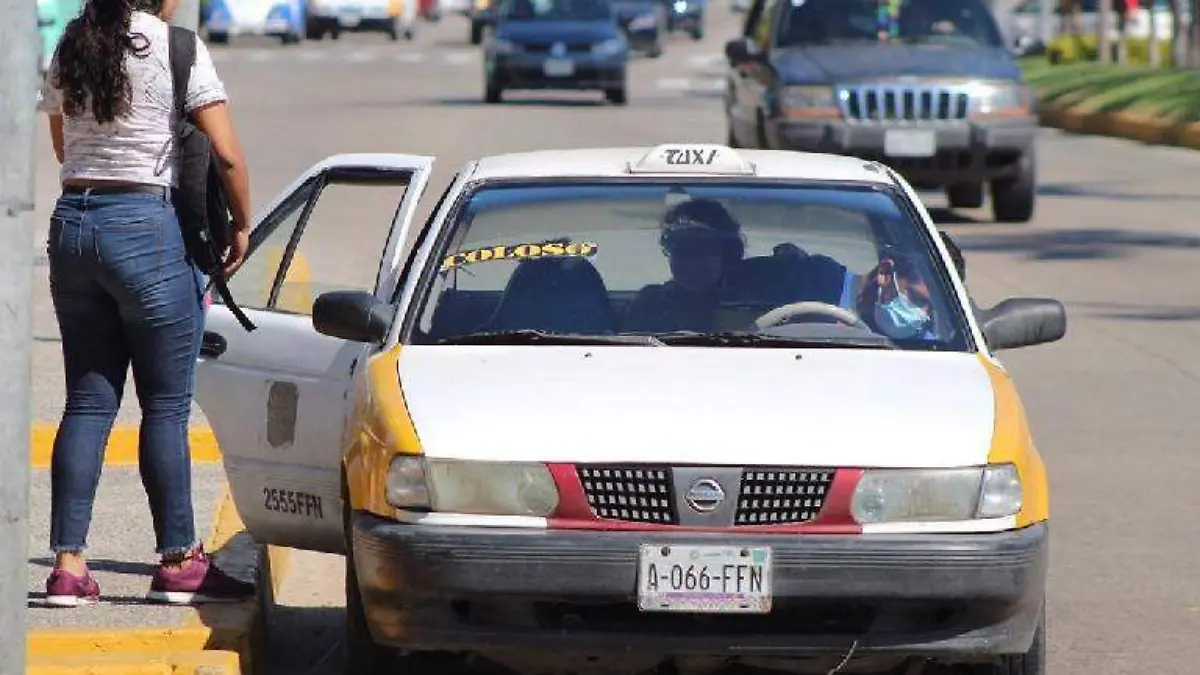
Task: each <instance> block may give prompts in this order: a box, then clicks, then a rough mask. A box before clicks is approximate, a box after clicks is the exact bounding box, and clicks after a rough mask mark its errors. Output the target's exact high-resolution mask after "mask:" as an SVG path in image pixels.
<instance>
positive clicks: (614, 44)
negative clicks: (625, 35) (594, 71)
mask: <svg viewBox="0 0 1200 675" xmlns="http://www.w3.org/2000/svg"><path fill="white" fill-rule="evenodd" d="M622 46H624V45H622V43H621V39H620V38H609V39H607V40H604V41H603V42H597V43H596V44H594V45H592V53H593V54H597V55H601V56H605V55H609V54H619V53H620V52H621V47H622Z"/></svg>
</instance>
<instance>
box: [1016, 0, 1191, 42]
mask: <svg viewBox="0 0 1200 675" xmlns="http://www.w3.org/2000/svg"><path fill="white" fill-rule="evenodd" d="M1041 2H1042V0H1021V1H1020V2H1018V3H1017V4H1016V6H1014V7H1013V9H1012V10H1011V11H1010V13H1009V18H1008V20H1007V21H1006V22H1005V23H1006V24H1007V31H1006V32H1007V34H1008V36H1009V38H1010V39H1009V43H1010V44H1011V45H1012V46H1013V47H1014V48H1016V49H1017V50H1019V53H1020V54H1038V53H1042V52H1043V51H1044V50H1045V49H1046V48H1047V47H1048V45H1043V44H1041V42H1042V40H1041V34H1040V31H1039V30H1038V20H1039V15H1040V13H1041ZM1045 2H1049V3H1050V6H1051V11H1050V34H1051V35H1058V34H1066V33H1069V30H1068V28H1069V26H1068V20H1069V17H1067V16H1064V15H1063V14H1062V2H1061V0H1045ZM1182 4H1183V5H1184V6H1183V7H1181V9H1182V10H1183V11H1182V12H1181V16H1180V20H1181V23H1182V25H1185V26H1186V25H1187V22H1188V21H1189V20H1190V18H1191V13H1190V12H1188V11H1187V6H1186V5H1187V3H1182ZM1152 6H1153V10H1152V9H1151V7H1152ZM1151 11H1153V15H1151ZM1077 12H1078V13H1077V14H1076V18H1075V21H1076V25H1075V28H1076V30H1078V31H1079V34H1080V35H1087V36H1094V35H1096V32H1097V28H1098V27H1099V25H1100V2H1099V0H1080V3H1079V9H1078V10H1077ZM1117 19H1118V17H1117V12H1116V10H1114V11H1113V13H1112V18H1111V20H1110V21H1109V25H1108V36H1109V39H1111V40H1112V41H1113V48H1114V49H1115V48H1116V40H1117V38H1118V37H1119V35H1120V30H1119V24H1118V22H1117ZM1152 20H1153V23H1154V29H1155V30H1154V32H1155V34H1156V35H1157V36H1158V39H1159V41H1160V42H1162V43H1163V44H1166V43H1167V42H1169V41H1170V40H1171V39H1172V37H1173V36H1174V30H1173V28H1172V25H1171V2H1170V0H1139V2H1138V7H1137V8H1135V9H1133V10H1132V11H1130V12H1129V13H1128V14H1127V15H1126V24H1125V34H1126V35H1127V36H1128V37H1130V38H1132V39H1134V40H1145V39H1147V38H1149V37H1150V25H1151V21H1152Z"/></svg>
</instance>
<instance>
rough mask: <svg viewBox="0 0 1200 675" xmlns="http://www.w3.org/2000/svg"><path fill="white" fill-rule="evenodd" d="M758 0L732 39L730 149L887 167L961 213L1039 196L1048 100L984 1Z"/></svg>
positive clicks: (1013, 206) (1022, 206) (1020, 212)
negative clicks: (887, 9)
mask: <svg viewBox="0 0 1200 675" xmlns="http://www.w3.org/2000/svg"><path fill="white" fill-rule="evenodd" d="M897 7H898V12H897V13H896V14H893V15H888V14H884V15H882V16H881V15H880V12H879V3H878V1H877V0H805V1H803V2H800V1H793V0H755V1H754V4H753V6H752V7H751V8H750V11H749V13H747V15H746V20H745V25H744V28H743V31H742V36H741V37H739V38H737V39H735V40H732V41H730V42H728V43H727V44H726V46H725V55H726V57H727V58H728V60H729V69H728V71H727V72H728V75H727V78H728V85H729V86H728V88H727V91H726V93H725V101H724V107H725V117H726V123H727V135H728V143H729V144H730V145H734V146H740V147H758V148H771V149H786V150H801V151H816V152H829V153H839V154H846V155H853V156H857V157H860V158H863V159H869V160H877V161H880V162H883V163H885V164H888V165H890V166H892V167H893V168H895V169H896V170H897V171H899V172H900V173H901V174H902V175H904V176H905V178H907V179H908V180H909V181H910V182H912V183H913V184H915V185H917V186H918V187H919V188H925V189H932V188H938V189H943V190H944V191H945V192H946V195H947V197H948V198H949V202H950V206H951V208H978V207H980V206H982V205H983V202H984V188H985V185H986V186H988V187H990V192H991V207H992V214H993V216H994V218H995V220H997V221H1000V222H1027V221H1028V220H1030V219H1031V218H1032V217H1033V212H1034V205H1035V201H1036V199H1037V180H1036V179H1037V158H1036V154H1035V145H1034V138H1035V136H1036V134H1037V130H1038V121H1037V116H1036V114H1035V101H1034V98H1033V93H1032V90H1031V88H1030V87H1028V86H1027V85H1026V84H1025V83H1024V81H1023V77H1022V74H1021V69H1020V67H1019V66H1018V65H1017V63H1016V61H1015V59H1014V58H1013V56H1012V54H1011V53H1010V51H1009V49H1008V48H1007V46H1006V45H1005V41H1004V38H1003V37H1002V36H1001V33H1000V30H999V28H998V26H997V25H996V20H995V17H994V16H993V14H992V12H991V11H990V10H989V9H988V7H987V6H986V5H985V4H984V3H983V2H982V1H981V0H900V2H898V3H897Z"/></svg>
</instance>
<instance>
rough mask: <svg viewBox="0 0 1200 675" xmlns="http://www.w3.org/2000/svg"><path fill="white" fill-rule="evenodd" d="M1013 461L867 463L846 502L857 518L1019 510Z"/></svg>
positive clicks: (935, 518)
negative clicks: (909, 465) (949, 465)
mask: <svg viewBox="0 0 1200 675" xmlns="http://www.w3.org/2000/svg"><path fill="white" fill-rule="evenodd" d="M1021 494H1022V490H1021V479H1020V476H1019V475H1018V474H1017V468H1016V467H1015V466H1013V465H1012V464H999V465H995V466H987V467H968V468H961V469H868V470H867V471H865V472H864V473H863V476H862V479H860V480H859V483H858V487H857V488H856V489H855V491H854V497H853V498H852V499H851V502H850V513H851V515H853V516H854V519H855V520H857V521H858V522H859V523H862V524H868V523H895V522H949V521H960V520H975V519H977V518H1004V517H1007V516H1012V515H1016V514H1017V513H1018V512H1019V511H1020V510H1021V503H1022V499H1021Z"/></svg>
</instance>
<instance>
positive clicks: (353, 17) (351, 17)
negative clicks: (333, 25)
mask: <svg viewBox="0 0 1200 675" xmlns="http://www.w3.org/2000/svg"><path fill="white" fill-rule="evenodd" d="M338 23H340V24H341V25H343V26H346V27H347V28H353V27H354V26H357V25H358V24H360V23H362V15H361V14H359V13H358V12H343V13H342V14H341V15H340V16H339V17H338Z"/></svg>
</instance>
